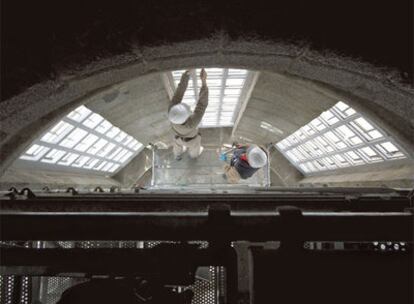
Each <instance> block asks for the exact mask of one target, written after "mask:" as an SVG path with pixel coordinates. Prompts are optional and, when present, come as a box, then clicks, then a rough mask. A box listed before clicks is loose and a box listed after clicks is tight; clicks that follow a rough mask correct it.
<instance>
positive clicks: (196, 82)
mask: <svg viewBox="0 0 414 304" xmlns="http://www.w3.org/2000/svg"><path fill="white" fill-rule="evenodd" d="M206 72H207V75H208V76H207V85H208V88H209V101H208V107H207V110H206V113H205V114H204V117H203V120H202V121H201V123H200V126H199V127H201V128H211V127H231V126H233V124H234V121H235V119H236V117H235V116H236V115H235V111H236V110H237V109H238V106H239V104H240V102H241V100H240V96H241V94H242V91H243V88H244V86H245V82H246V78H247V75H248V71H247V70H239V69H220V68H209V69H206ZM182 73H184V70H180V71H173V72H172V77H173V79H174V84H175V87H177V86H178V83H179V82H180V78H181V75H182ZM199 74H200V69H196V70H194V71H193V73H192V75H191V79H190V82H189V84H188V88H187V91H186V92H185V95H184V98H183V102H184V103H186V104H188V105H189V106H190V107H191V109H192V110H194V108H195V105H196V102H197V97H198V93H199V91H200V87H201V81H200V78H199Z"/></svg>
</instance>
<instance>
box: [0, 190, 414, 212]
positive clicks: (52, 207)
mask: <svg viewBox="0 0 414 304" xmlns="http://www.w3.org/2000/svg"><path fill="white" fill-rule="evenodd" d="M223 203H225V204H227V205H228V206H229V207H230V208H231V210H233V211H246V212H247V211H262V212H263V211H268V212H273V211H274V210H275V209H276V207H279V206H286V205H291V206H296V207H298V208H300V209H302V210H319V211H322V210H323V211H378V212H391V211H392V212H396V211H404V210H405V209H406V208H410V201H409V199H408V198H407V197H404V196H396V195H395V196H393V195H385V196H381V195H371V196H360V197H358V196H352V195H343V194H342V195H341V194H334V195H333V194H332V195H312V194H302V195H297V194H296V195H292V194H291V195H289V194H283V195H281V194H279V195H275V194H266V193H265V194H263V193H261V194H260V195H259V194H213V195H212V194H202V195H197V194H187V195H184V194H174V195H171V194H165V195H160V194H148V195H132V194H131V195H125V194H94V195H93V194H91V195H74V196H72V195H67V196H59V195H50V196H38V197H36V198H33V199H24V200H9V199H3V200H0V210H2V211H13V212H19V211H22V212H25V211H35V212H37V211H45V212H78V211H83V212H92V211H99V212H113V211H122V212H151V211H180V212H197V211H207V210H208V208H209V206H212V205H215V204H223Z"/></svg>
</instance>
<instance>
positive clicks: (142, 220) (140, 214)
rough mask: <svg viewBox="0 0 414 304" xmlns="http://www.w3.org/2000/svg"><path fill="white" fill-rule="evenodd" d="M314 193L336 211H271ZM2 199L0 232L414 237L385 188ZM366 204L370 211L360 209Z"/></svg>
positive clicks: (101, 236)
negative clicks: (375, 192)
mask: <svg viewBox="0 0 414 304" xmlns="http://www.w3.org/2000/svg"><path fill="white" fill-rule="evenodd" d="M359 200H360V201H359ZM315 201H318V202H319V203H320V204H322V206H320V207H322V208H320V209H322V210H323V205H324V206H325V208H327V209H329V206H330V205H331V204H332V205H335V204H336V205H335V207H331V210H332V209H333V208H337V209H340V210H341V212H332V211H329V212H327V211H319V212H315V211H311V212H304V213H303V215H302V217H301V221H300V222H298V224H299V223H300V225H298V226H297V227H292V225H291V224H290V223H288V222H286V219H284V218H283V217H282V216H281V214H280V213H279V212H277V207H280V206H283V205H295V204H296V205H297V206H299V205H302V206H306V205H307V204H308V205H309V206H312V205H313V204H314V203H315ZM260 202H261V203H260ZM381 203H382V204H383V207H382V208H384V204H385V205H387V206H395V205H394V203H395V204H399V209H397V210H396V209H394V210H392V211H394V212H383V211H382V212H378V210H381ZM370 204H371V205H370ZM0 206H1V211H0V225H1V230H2V234H1V236H0V238H1V240H25V241H26V240H125V239H130V240H209V239H217V237H218V235H220V238H224V239H226V240H228V241H237V240H250V241H272V240H273V241H274V240H280V238H283V237H285V236H286V234H289V233H291V229H292V228H293V229H295V230H296V229H300V230H301V234H302V237H303V239H305V240H324V241H328V240H335V241H337V240H343V241H346V240H350V241H357V240H364V241H368V240H372V241H380V240H399V241H401V240H412V239H413V229H412V228H413V214H412V213H410V212H408V211H407V212H405V211H404V210H405V209H408V208H410V207H411V202H410V200H409V198H408V197H407V196H406V197H398V196H395V195H389V196H388V197H387V200H386V201H385V202H383V201H382V200H381V198H379V197H372V196H370V197H366V198H363V197H361V198H359V199H357V198H350V197H344V196H342V197H338V196H337V197H325V198H323V196H319V197H315V195H308V197H306V195H305V196H302V197H300V196H299V197H298V196H296V197H295V196H291V197H289V196H280V197H277V196H275V195H268V196H265V195H263V196H262V195H260V196H258V195H250V196H247V195H245V194H243V195H234V196H232V195H205V194H204V195H198V196H197V195H192V194H189V195H154V196H153V195H151V196H150V195H143V196H137V197H136V198H131V197H128V196H126V197H122V196H121V197H116V196H114V195H109V196H107V197H100V198H99V199H98V197H97V196H92V197H89V198H88V197H86V196H79V197H66V198H65V197H60V198H59V197H54V198H53V197H49V198H43V199H42V198H40V197H39V198H36V197H35V198H32V199H28V200H2V201H0ZM338 207H339V208H338ZM217 208H218V209H219V210H220V208H221V209H223V208H224V209H225V210H227V213H226V217H225V221H223V223H221V226H222V229H219V230H220V231H217V225H216V222H215V221H212V219H211V213H212V212H213V211H214V210H216V209H217ZM304 208H305V209H306V207H304ZM358 208H360V209H358ZM320 209H319V210H320ZM310 210H312V209H310ZM325 210H326V209H325ZM346 210H356V211H359V212H345V211H346ZM366 210H371V211H369V212H361V211H366ZM372 210H376V211H372ZM382 210H384V209H382ZM388 211H389V209H388ZM50 227H54V229H50Z"/></svg>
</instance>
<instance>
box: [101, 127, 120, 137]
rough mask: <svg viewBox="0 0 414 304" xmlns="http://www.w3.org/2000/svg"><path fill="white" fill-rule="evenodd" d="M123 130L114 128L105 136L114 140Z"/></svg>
mask: <svg viewBox="0 0 414 304" xmlns="http://www.w3.org/2000/svg"><path fill="white" fill-rule="evenodd" d="M119 132H121V130H120V129H119V128H117V127H112V128H111V129H110V130H109V131H108V133H106V134H105V135H106V136H108V137H109V138H114V137H115V136H116V135H117V134H118V133H119Z"/></svg>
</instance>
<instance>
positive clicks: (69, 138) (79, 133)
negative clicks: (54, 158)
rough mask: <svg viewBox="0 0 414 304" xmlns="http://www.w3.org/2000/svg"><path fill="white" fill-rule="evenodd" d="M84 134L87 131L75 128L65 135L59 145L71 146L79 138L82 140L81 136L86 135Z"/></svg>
mask: <svg viewBox="0 0 414 304" xmlns="http://www.w3.org/2000/svg"><path fill="white" fill-rule="evenodd" d="M86 134H88V132H87V131H85V130H83V129H81V128H76V129H75V130H74V131H72V132H71V133H70V134H69V135H68V136H66V137H65V138H64V139H63V140H62V141H61V142H60V144H59V145H60V146H62V147H66V148H73V147H74V146H75V145H76V144H77V143H78V142H79V141H80V140H82V138H84V137H85V136H86Z"/></svg>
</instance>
